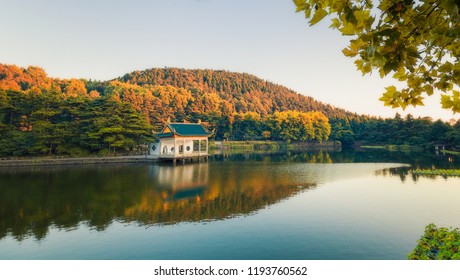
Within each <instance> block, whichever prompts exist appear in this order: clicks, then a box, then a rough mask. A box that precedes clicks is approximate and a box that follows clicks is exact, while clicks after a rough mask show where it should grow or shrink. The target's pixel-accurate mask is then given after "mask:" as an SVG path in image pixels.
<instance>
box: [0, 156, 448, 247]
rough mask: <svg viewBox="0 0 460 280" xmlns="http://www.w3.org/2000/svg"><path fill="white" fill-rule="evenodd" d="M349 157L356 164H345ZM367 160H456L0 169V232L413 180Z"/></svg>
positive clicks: (22, 233)
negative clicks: (352, 183) (332, 184)
mask: <svg viewBox="0 0 460 280" xmlns="http://www.w3.org/2000/svg"><path fill="white" fill-rule="evenodd" d="M357 162H359V163H361V164H347V163H357ZM375 162H399V163H409V164H411V165H412V167H411V168H427V167H432V166H435V167H437V168H454V167H456V166H455V164H456V163H455V162H452V161H448V160H446V159H445V158H435V157H431V156H426V155H423V156H422V155H414V154H410V155H407V154H402V153H394V152H387V151H371V152H353V151H346V150H345V151H342V152H325V151H315V152H293V151H289V152H286V151H276V152H272V153H270V154H251V153H246V154H226V155H216V156H215V157H213V158H211V159H210V162H209V163H208V162H206V163H195V164H187V165H178V166H171V165H115V166H105V167H100V166H92V167H88V166H86V167H81V166H78V167H73V168H69V167H53V168H50V167H40V168H33V169H30V168H23V169H18V168H16V169H9V170H0V239H3V238H5V237H6V236H12V237H13V238H15V239H16V240H24V239H27V238H29V237H34V238H35V239H37V240H41V239H43V238H45V237H46V236H47V234H48V232H49V230H50V228H51V227H57V228H61V229H64V230H73V229H76V228H79V227H80V226H81V225H82V224H84V225H86V226H89V227H91V228H93V229H96V230H99V231H102V230H105V229H106V228H107V227H108V226H109V225H110V224H112V222H113V221H118V222H122V223H134V224H138V225H141V226H145V225H167V224H175V223H181V222H203V221H212V220H221V219H228V218H231V217H235V216H240V215H249V214H251V213H254V212H255V211H258V210H260V209H263V208H265V207H267V206H268V205H272V204H275V203H277V202H279V201H281V200H284V199H286V198H289V197H292V196H294V195H296V194H298V193H299V192H301V191H303V190H307V189H311V188H314V187H316V186H317V185H318V184H321V183H324V182H329V181H333V180H341V179H349V178H355V177H358V176H360V175H368V174H373V173H375V174H377V175H379V176H380V175H383V176H399V178H400V179H401V181H403V182H404V181H405V180H407V178H411V179H412V180H413V181H417V180H418V175H413V174H412V173H411V172H410V168H408V167H401V166H399V167H398V168H394V166H395V165H394V164H386V165H385V164H368V163H375ZM331 163H334V164H331ZM337 163H339V164H337ZM389 167H390V168H389ZM377 170H379V171H377Z"/></svg>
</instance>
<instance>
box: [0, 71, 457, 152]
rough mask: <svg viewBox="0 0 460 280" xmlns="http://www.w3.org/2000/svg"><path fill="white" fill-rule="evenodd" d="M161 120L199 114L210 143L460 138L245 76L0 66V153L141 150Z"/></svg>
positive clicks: (452, 131)
mask: <svg viewBox="0 0 460 280" xmlns="http://www.w3.org/2000/svg"><path fill="white" fill-rule="evenodd" d="M168 120H169V121H176V122H182V121H186V122H187V121H188V122H197V121H199V120H200V121H202V123H203V124H204V125H206V126H207V128H208V129H209V130H211V131H214V134H213V138H214V139H218V140H221V139H229V140H257V139H271V140H285V141H308V140H313V141H319V142H321V141H324V140H327V139H332V140H340V141H342V142H343V143H344V144H352V143H353V142H354V141H358V140H359V141H366V142H369V143H379V144H386V143H387V144H415V145H426V146H428V144H429V143H431V142H435V141H447V142H450V143H453V144H456V145H458V144H459V136H458V135H459V132H458V126H459V125H456V126H454V127H452V126H450V125H448V124H446V123H443V122H441V121H438V122H432V121H431V120H430V119H413V118H407V119H404V120H402V119H400V118H398V117H396V118H395V119H387V120H384V119H377V118H372V117H369V116H362V115H358V114H355V113H351V112H348V111H345V110H343V109H339V108H335V107H333V106H330V105H328V104H324V103H321V102H318V101H316V100H314V99H313V98H311V97H307V96H303V95H300V94H297V93H295V92H294V91H292V90H289V89H287V88H286V87H283V86H280V85H276V84H273V83H270V82H267V81H264V80H261V79H259V78H257V77H255V76H252V75H249V74H241V73H233V72H228V71H215V70H185V69H177V68H164V69H149V70H145V71H136V72H133V73H130V74H127V75H125V76H123V77H121V78H119V79H115V80H111V81H102V82H101V81H91V80H80V79H54V78H50V77H48V76H47V74H46V73H45V71H44V70H43V69H41V68H38V67H28V68H20V67H17V66H14V65H3V64H0V133H1V136H2V137H1V139H0V156H22V155H47V154H50V155H85V154H94V153H99V154H107V153H117V152H124V153H125V152H133V151H140V150H141V144H142V143H145V142H146V141H150V140H151V139H152V130H154V131H158V130H159V129H161V127H162V126H163V125H164V124H165V123H166V122H167V121H168Z"/></svg>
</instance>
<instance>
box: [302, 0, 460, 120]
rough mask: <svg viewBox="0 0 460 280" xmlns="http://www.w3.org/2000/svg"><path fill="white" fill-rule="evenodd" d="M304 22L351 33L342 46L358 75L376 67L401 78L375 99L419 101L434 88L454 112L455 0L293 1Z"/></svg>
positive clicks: (457, 67)
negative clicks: (325, 24) (322, 23)
mask: <svg viewBox="0 0 460 280" xmlns="http://www.w3.org/2000/svg"><path fill="white" fill-rule="evenodd" d="M293 2H294V3H295V5H296V7H297V12H303V13H304V14H305V17H306V19H307V20H308V21H309V23H310V25H314V24H316V23H318V22H320V21H321V20H323V19H324V18H330V19H331V21H332V24H331V26H330V27H331V28H333V29H337V30H338V31H340V32H341V33H342V35H346V36H352V39H351V40H350V44H349V46H348V47H347V48H345V49H344V50H343V53H344V54H345V55H346V56H348V57H355V58H356V59H355V64H356V66H357V68H358V70H359V71H361V72H362V73H363V74H367V73H370V72H371V71H372V70H376V71H378V72H379V73H380V76H381V77H384V76H387V75H391V76H392V77H393V78H395V79H396V80H398V81H401V82H404V83H405V86H404V87H403V88H399V89H398V88H397V87H396V86H389V87H387V88H386V92H385V93H383V96H382V97H381V98H380V100H381V101H383V102H384V104H385V105H386V106H392V107H393V108H397V107H402V108H403V109H404V108H406V106H408V105H412V106H417V105H423V99H424V97H425V96H430V95H432V94H433V93H434V92H435V91H436V90H438V91H440V92H441V93H442V94H441V104H442V107H443V108H445V109H450V110H452V111H453V112H455V113H458V112H460V91H459V85H460V63H459V58H460V40H459V37H460V24H459V21H460V15H459V9H460V1H458V0H417V1H415V0H379V1H371V0H293Z"/></svg>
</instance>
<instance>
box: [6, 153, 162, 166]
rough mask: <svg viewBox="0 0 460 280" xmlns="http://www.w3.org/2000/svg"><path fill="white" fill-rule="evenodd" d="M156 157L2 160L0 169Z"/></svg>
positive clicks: (153, 159) (145, 160)
mask: <svg viewBox="0 0 460 280" xmlns="http://www.w3.org/2000/svg"><path fill="white" fill-rule="evenodd" d="M159 161H160V159H159V158H158V157H152V156H146V155H141V156H113V157H80V158H32V159H2V160H0V167H19V166H45V165H85V164H107V163H156V162H159Z"/></svg>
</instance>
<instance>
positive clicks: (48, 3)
mask: <svg viewBox="0 0 460 280" xmlns="http://www.w3.org/2000/svg"><path fill="white" fill-rule="evenodd" d="M0 7H1V8H0V27H1V28H0V63H6V64H16V65H18V66H22V67H27V66H29V65H36V66H40V67H42V68H44V69H45V70H46V71H47V73H48V75H50V76H53V77H60V78H70V77H77V78H86V79H90V78H91V79H98V80H106V79H112V78H116V77H118V76H121V75H123V74H125V73H128V72H131V71H134V70H143V69H146V68H152V67H165V66H167V67H181V68H208V69H223V70H229V71H237V72H246V73H250V74H254V75H256V76H258V77H260V78H262V79H266V80H269V81H272V82H275V83H277V84H281V85H284V86H286V87H288V88H291V89H293V90H295V91H297V92H299V93H301V94H304V95H309V96H312V97H314V98H315V99H317V100H319V101H323V102H326V103H330V104H332V105H335V106H338V107H341V108H344V109H347V110H350V111H353V112H358V113H363V114H371V115H380V116H384V117H389V116H394V114H395V113H396V111H395V110H393V109H390V108H387V107H384V106H383V104H382V103H381V102H380V101H378V98H379V97H380V95H381V93H382V92H383V91H384V87H385V86H388V85H391V84H392V83H393V81H392V80H391V79H386V80H381V79H380V78H379V77H378V75H374V76H364V77H363V76H362V75H361V74H360V73H358V72H357V71H356V68H355V65H354V63H353V60H352V59H349V58H346V57H344V56H343V55H342V53H341V50H342V49H343V48H344V47H345V46H346V45H347V41H348V40H349V38H347V37H342V36H341V35H339V34H338V33H337V32H336V31H334V30H329V29H328V26H329V24H330V23H329V22H328V21H326V22H324V23H320V24H319V25H317V26H314V27H309V26H308V24H307V22H306V21H305V19H304V17H303V15H302V14H298V13H295V7H294V4H293V3H292V1H291V0H150V1H147V0H143V1H141V0H138V1H136V0H132V1H128V0H114V1H98V0H91V1H90V0H80V1H77V0H74V1H69V0H42V1H33V0H0ZM426 103H427V104H429V106H427V107H418V108H417V109H415V110H413V109H410V110H407V111H406V113H407V112H409V113H412V114H413V115H415V116H426V115H430V116H432V117H433V118H443V119H445V120H448V119H450V118H452V117H453V115H452V114H451V113H450V112H448V111H445V110H443V109H441V105H439V95H437V96H434V97H432V98H430V100H428V101H427V102H426ZM402 114H403V115H404V114H405V113H402ZM455 118H456V119H458V115H457V116H455Z"/></svg>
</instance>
